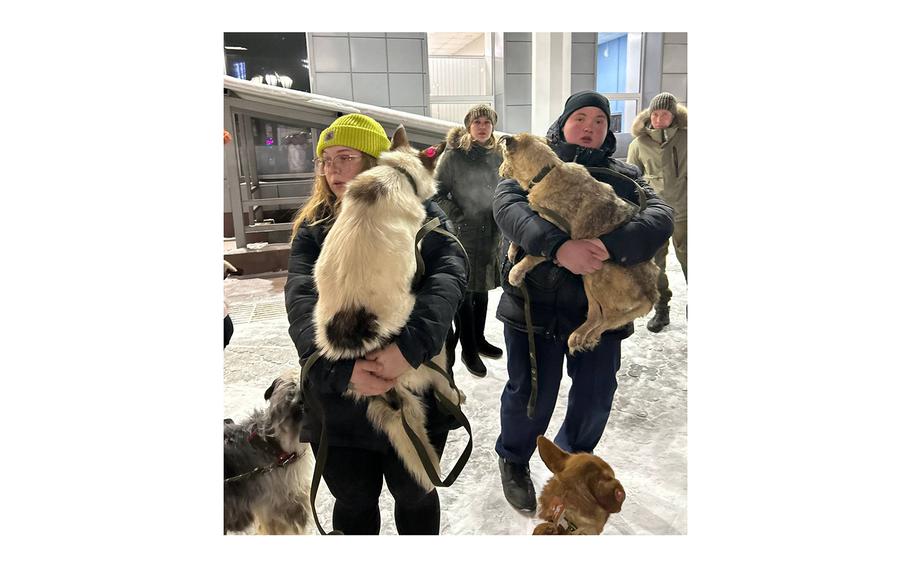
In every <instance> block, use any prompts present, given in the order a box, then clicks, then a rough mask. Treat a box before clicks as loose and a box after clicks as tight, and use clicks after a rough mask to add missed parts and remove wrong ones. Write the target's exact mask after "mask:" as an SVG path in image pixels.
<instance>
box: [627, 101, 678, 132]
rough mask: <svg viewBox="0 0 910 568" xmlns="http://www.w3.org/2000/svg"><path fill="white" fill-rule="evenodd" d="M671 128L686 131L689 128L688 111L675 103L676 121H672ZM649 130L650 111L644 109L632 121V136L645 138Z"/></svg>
mask: <svg viewBox="0 0 910 568" xmlns="http://www.w3.org/2000/svg"><path fill="white" fill-rule="evenodd" d="M673 126H676V127H678V128H679V129H680V130H686V129H687V128H688V126H689V111H688V110H686V107H685V106H683V105H681V104H679V103H676V121H674V123H673ZM650 129H651V111H649V110H648V109H645V110H643V111H641V112H640V113H638V116H636V117H635V120H633V121H632V136H635V137H636V138H640V137H642V136H647V135H648V132H647V131H648V130H650Z"/></svg>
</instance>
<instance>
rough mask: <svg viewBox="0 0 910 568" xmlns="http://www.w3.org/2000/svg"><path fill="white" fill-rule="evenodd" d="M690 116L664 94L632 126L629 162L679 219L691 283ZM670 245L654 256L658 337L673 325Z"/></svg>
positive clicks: (680, 251) (676, 234)
mask: <svg viewBox="0 0 910 568" xmlns="http://www.w3.org/2000/svg"><path fill="white" fill-rule="evenodd" d="M688 124H689V113H688V111H687V110H686V107H684V106H683V105H681V104H679V103H678V102H677V101H676V97H674V96H673V95H672V94H670V93H660V94H659V95H657V96H655V97H654V98H653V99H651V104H650V106H648V108H647V109H645V110H643V111H641V112H640V113H639V114H638V116H636V117H635V120H634V121H633V122H632V135H633V136H634V137H635V138H634V139H633V140H632V143H631V144H629V156H628V157H627V158H626V161H627V162H629V163H630V164H635V165H636V166H638V167H639V168H640V169H641V171H642V172H643V174H644V176H643V177H644V178H645V180H647V181H648V183H650V184H651V185H652V186H653V187H654V189H655V190H657V193H658V194H659V195H660V196H661V197H662V198H663V199H664V201H666V202H667V203H669V204H670V205H671V206H672V207H673V210H674V211H675V212H676V216H675V219H674V222H673V248H674V249H675V251H676V259H677V260H678V261H679V264H680V265H682V271H683V276H684V277H685V278H686V282H688V281H689V275H688V266H687V265H688V263H687V260H688V259H687V255H688V248H687V242H686V240H687V239H686V237H687V236H688V230H687V225H688V218H687V208H686V201H687V195H688V181H689V172H688V165H687V162H688V160H687V155H688V152H687V148H688V145H687V139H688ZM669 251H670V241H667V242H665V243H664V244H663V246H662V247H661V248H660V250H659V251H657V254H656V255H655V256H654V262H656V263H657V266H658V267H659V268H660V276H659V277H658V279H657V288H658V290H660V299H659V300H658V302H657V305H655V306H654V317H653V318H651V321H649V322H648V330H650V331H652V332H654V333H657V332H658V331H660V330H662V329H663V328H664V327H665V326H667V325H669V323H670V298H672V297H673V292H671V291H670V281H669V280H668V279H667V253H669Z"/></svg>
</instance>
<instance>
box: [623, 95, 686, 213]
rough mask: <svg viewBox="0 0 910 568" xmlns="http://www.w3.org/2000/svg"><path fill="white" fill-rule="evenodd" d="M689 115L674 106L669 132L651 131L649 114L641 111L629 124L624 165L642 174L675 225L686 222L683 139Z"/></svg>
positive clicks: (678, 106)
mask: <svg viewBox="0 0 910 568" xmlns="http://www.w3.org/2000/svg"><path fill="white" fill-rule="evenodd" d="M688 123H689V115H688V111H687V110H686V107H684V106H683V105H681V104H677V105H676V120H674V121H673V124H671V125H670V127H669V128H664V129H660V130H658V129H654V128H651V113H650V111H648V110H647V109H645V110H643V111H641V112H640V113H639V114H638V116H636V117H635V120H634V121H633V122H632V135H633V136H634V137H635V138H634V139H633V140H632V143H631V144H629V156H628V157H627V158H626V161H627V162H628V163H630V164H635V165H636V166H638V167H639V168H641V171H642V177H643V178H645V180H646V181H648V182H649V183H650V184H651V185H652V186H653V187H654V189H656V190H657V193H658V194H660V196H661V197H662V198H663V199H664V201H666V202H667V203H669V204H670V206H671V207H673V209H674V210H675V212H676V215H675V219H676V221H686V220H687V207H686V201H687V182H688V177H689V176H688V165H687V162H688V160H687V147H688V142H687V136H688V132H687V129H688Z"/></svg>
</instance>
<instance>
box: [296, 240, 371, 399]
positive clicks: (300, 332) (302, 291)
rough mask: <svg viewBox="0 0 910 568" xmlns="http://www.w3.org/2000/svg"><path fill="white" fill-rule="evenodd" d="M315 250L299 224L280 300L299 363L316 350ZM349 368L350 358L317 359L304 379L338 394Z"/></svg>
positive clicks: (322, 390) (343, 384) (312, 241)
mask: <svg viewBox="0 0 910 568" xmlns="http://www.w3.org/2000/svg"><path fill="white" fill-rule="evenodd" d="M319 251H320V247H319V245H318V244H317V243H316V239H315V237H314V236H313V234H312V233H311V232H310V229H309V227H306V226H303V227H301V229H300V231H299V232H298V233H297V235H296V236H295V237H294V241H293V243H292V244H291V253H290V256H289V258H288V279H287V282H286V283H285V285H284V302H285V307H286V308H287V312H288V323H290V328H289V330H288V333H289V334H290V336H291V340H292V341H293V342H294V346H295V347H296V348H297V355H298V356H299V357H300V362H301V364H303V360H304V359H306V358H307V357H309V356H310V355H312V354H313V353H315V352H316V325H315V323H314V322H313V310H314V309H315V307H316V300H317V299H318V298H319V295H318V294H317V292H316V282H315V280H314V279H313V269H314V267H315V266H316V259H317V258H318V257H319ZM353 370H354V360H353V359H341V360H339V361H335V362H331V361H329V360H327V359H325V358H320V359H319V360H318V361H317V362H316V363H315V364H314V365H313V367H312V368H311V370H310V372H309V376H308V380H310V381H312V383H313V385H315V386H316V389H317V390H319V391H320V392H323V393H327V394H328V393H336V394H341V393H343V392H344V391H345V390H347V388H348V383H349V382H350V380H351V373H352V372H353Z"/></svg>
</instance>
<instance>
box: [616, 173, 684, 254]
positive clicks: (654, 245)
mask: <svg viewBox="0 0 910 568" xmlns="http://www.w3.org/2000/svg"><path fill="white" fill-rule="evenodd" d="M636 167H637V166H636ZM635 181H636V183H638V185H640V186H641V188H642V189H643V190H644V193H645V198H646V202H645V208H644V209H642V210H641V211H639V212H638V213H637V214H636V215H635V217H633V218H632V219H631V220H630V221H629V222H628V223H626V224H625V225H623V226H621V227H619V228H618V229H616V230H615V231H612V232H611V233H608V234H606V235H602V236H601V237H600V240H601V242H603V244H604V246H605V247H606V248H607V251H608V252H609V253H610V258H611V259H612V260H613V261H614V262H616V263H617V264H620V265H622V266H631V265H633V264H638V263H639V262H644V261H646V260H650V259H652V258H654V255H655V254H656V253H657V251H658V250H659V249H660V247H661V246H662V245H663V244H664V243H665V242H667V239H669V238H670V236H671V235H672V234H673V208H672V207H670V206H669V205H667V203H666V202H664V200H663V199H661V198H660V197H658V195H657V193H655V192H654V190H653V189H652V188H651V186H650V185H648V183H647V182H646V181H645V180H643V179H641V178H639V179H637V180H635Z"/></svg>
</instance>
